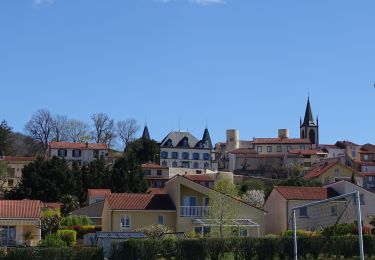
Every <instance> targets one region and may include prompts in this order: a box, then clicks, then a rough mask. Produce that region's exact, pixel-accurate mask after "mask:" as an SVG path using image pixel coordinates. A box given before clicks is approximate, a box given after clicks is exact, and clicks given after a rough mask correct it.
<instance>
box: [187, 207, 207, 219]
mask: <svg viewBox="0 0 375 260" xmlns="http://www.w3.org/2000/svg"><path fill="white" fill-rule="evenodd" d="M208 210H209V207H207V206H181V207H180V217H206V216H208Z"/></svg>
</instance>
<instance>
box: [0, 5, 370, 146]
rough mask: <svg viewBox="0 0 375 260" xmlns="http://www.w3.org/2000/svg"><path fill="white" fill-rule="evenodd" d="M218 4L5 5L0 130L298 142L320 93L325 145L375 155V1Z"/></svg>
mask: <svg viewBox="0 0 375 260" xmlns="http://www.w3.org/2000/svg"><path fill="white" fill-rule="evenodd" d="M207 1H208V0H206V1H204V0H200V1H199V0H174V1H173V0H170V1H167V0H163V1H162V0H159V1H156V0H95V1H93V0H54V1H53V0H1V1H0V89H1V101H0V119H2V118H4V119H6V120H7V121H8V122H9V124H10V125H11V126H13V128H14V129H15V130H17V131H23V127H24V124H25V122H26V121H27V120H28V119H29V118H30V117H31V115H32V114H33V113H34V112H35V111H36V110H37V109H40V108H47V109H49V110H50V111H51V112H53V113H56V114H57V113H59V114H66V115H67V116H69V117H71V118H77V119H81V120H84V121H87V122H89V116H90V114H93V113H97V112H105V113H108V114H109V115H110V116H112V117H113V118H114V119H116V120H119V119H126V118H130V117H134V118H136V119H137V120H138V121H139V122H140V123H141V124H142V125H143V123H144V121H145V117H146V118H147V122H148V126H149V129H150V133H151V135H152V137H153V138H155V139H157V140H160V139H162V138H163V137H164V136H165V135H166V134H167V133H168V132H169V131H170V130H172V129H174V130H178V128H179V121H180V122H181V123H180V125H181V130H186V129H188V130H189V131H190V132H192V133H193V134H194V135H196V136H197V137H201V135H202V134H203V129H204V127H205V125H206V122H207V124H208V127H209V130H210V133H211V136H212V139H213V141H214V142H217V141H220V140H224V139H225V130H226V129H227V128H237V129H239V130H240V136H241V139H251V138H253V137H254V136H255V137H272V136H276V134H277V129H278V128H289V129H290V131H291V136H293V137H296V136H298V131H299V130H298V127H299V118H300V116H303V113H304V110H305V105H306V99H307V94H308V92H310V97H311V103H312V109H313V113H314V116H316V115H319V121H320V125H321V128H320V138H321V140H320V141H321V143H334V142H335V141H336V140H339V139H348V140H352V141H355V142H358V143H366V142H372V143H375V116H374V111H375V102H374V101H375V88H374V87H373V84H374V81H375V1H374V0H361V1H354V0H350V1H349V0H329V1H327V0H314V1H313V0H310V1H301V0H294V1H292V0H272V1H271V0H225V2H224V3H220V2H221V1H220V0H216V1H214V0H211V1H213V2H219V3H208V4H207ZM208 2H210V1H208ZM205 3H206V4H205Z"/></svg>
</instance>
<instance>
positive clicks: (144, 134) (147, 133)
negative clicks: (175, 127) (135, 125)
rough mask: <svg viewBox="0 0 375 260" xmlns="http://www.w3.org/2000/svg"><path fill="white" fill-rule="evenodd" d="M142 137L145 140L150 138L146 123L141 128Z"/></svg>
mask: <svg viewBox="0 0 375 260" xmlns="http://www.w3.org/2000/svg"><path fill="white" fill-rule="evenodd" d="M142 138H143V139H146V140H151V137H150V132H149V131H148V127H147V125H146V126H145V128H144V129H143V134H142Z"/></svg>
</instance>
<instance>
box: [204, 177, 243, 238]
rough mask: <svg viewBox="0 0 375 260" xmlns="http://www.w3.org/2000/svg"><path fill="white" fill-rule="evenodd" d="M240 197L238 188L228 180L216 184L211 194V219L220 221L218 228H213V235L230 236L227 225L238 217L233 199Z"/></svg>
mask: <svg viewBox="0 0 375 260" xmlns="http://www.w3.org/2000/svg"><path fill="white" fill-rule="evenodd" d="M237 195H238V193H237V189H236V186H235V185H234V184H233V183H232V182H231V181H230V180H228V179H222V180H219V181H217V182H216V184H215V187H214V190H213V191H211V192H210V194H209V207H210V210H209V216H208V218H210V219H217V220H218V227H213V228H211V235H212V236H214V237H224V236H225V235H230V233H231V232H230V231H231V230H230V228H228V227H227V226H226V225H227V224H229V222H230V221H231V220H232V219H235V218H236V217H237V215H238V209H237V207H236V204H235V203H233V198H232V197H236V196H237Z"/></svg>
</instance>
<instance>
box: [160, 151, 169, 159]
mask: <svg viewBox="0 0 375 260" xmlns="http://www.w3.org/2000/svg"><path fill="white" fill-rule="evenodd" d="M160 156H161V158H162V159H167V158H168V152H166V151H163V152H161V153H160Z"/></svg>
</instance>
